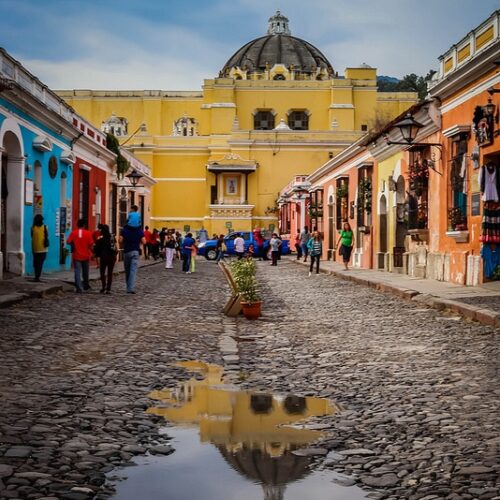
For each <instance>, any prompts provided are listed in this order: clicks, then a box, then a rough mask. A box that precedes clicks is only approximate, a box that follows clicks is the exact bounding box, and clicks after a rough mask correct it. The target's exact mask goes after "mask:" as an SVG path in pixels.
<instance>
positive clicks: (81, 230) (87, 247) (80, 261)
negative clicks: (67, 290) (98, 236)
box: [66, 219, 94, 293]
mask: <svg viewBox="0 0 500 500" xmlns="http://www.w3.org/2000/svg"><path fill="white" fill-rule="evenodd" d="M76 226H77V229H73V231H71V233H70V235H69V236H68V240H67V242H66V243H67V244H68V245H71V250H72V258H73V267H74V270H75V286H76V292H77V293H82V292H83V290H89V289H90V285H89V262H90V259H91V257H92V249H93V247H94V240H93V238H92V233H91V232H90V231H89V230H87V229H85V220H84V219H79V220H78V222H77V223H76ZM82 275H83V286H82Z"/></svg>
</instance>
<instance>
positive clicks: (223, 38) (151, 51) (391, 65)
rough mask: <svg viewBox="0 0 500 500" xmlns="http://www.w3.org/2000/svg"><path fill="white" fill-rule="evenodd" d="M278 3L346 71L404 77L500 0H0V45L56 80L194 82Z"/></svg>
mask: <svg viewBox="0 0 500 500" xmlns="http://www.w3.org/2000/svg"><path fill="white" fill-rule="evenodd" d="M277 9H280V10H281V12H282V13H283V14H284V15H286V16H287V17H288V18H289V20H290V29H291V32H292V35H293V36H296V37H298V38H302V39H304V40H307V41H308V42H310V43H312V44H313V45H315V46H316V47H317V48H319V49H320V50H321V51H322V52H323V54H325V56H326V57H327V58H328V59H329V61H330V63H331V64H332V66H333V67H334V69H335V70H336V71H338V72H339V74H340V75H342V74H343V72H344V69H345V68H346V67H352V66H357V65H359V64H361V63H367V64H369V65H370V66H373V67H376V68H377V70H378V71H377V72H378V74H379V75H388V76H395V77H398V78H401V77H402V76H404V75H406V74H409V73H416V74H418V75H425V74H427V72H428V71H429V70H430V69H437V68H438V57H439V56H440V55H441V54H443V53H444V52H446V51H447V50H448V49H449V48H450V47H451V46H452V45H453V44H455V43H457V42H458V41H459V40H461V39H462V38H463V37H464V36H466V35H467V33H469V32H470V31H471V30H472V29H474V28H476V27H477V26H479V25H480V24H481V23H482V22H483V21H484V20H486V19H487V18H488V17H489V16H490V15H491V14H492V13H493V12H494V11H495V10H496V9H500V0H142V1H138V0H121V1H119V0H0V46H1V47H3V48H4V49H5V50H7V52H9V53H10V54H11V55H12V56H13V57H15V58H16V59H17V60H19V61H20V62H21V63H22V64H23V65H24V66H25V67H26V68H27V69H28V70H29V71H31V73H33V74H34V75H35V76H37V77H38V78H39V79H40V80H41V81H42V82H43V83H45V84H46V85H48V86H49V87H51V88H53V89H77V88H78V89H81V88H83V89H96V90H97V89H110V90H111V89H113V90H115V89H116V90H132V89H154V90H196V91H198V90H200V89H201V86H202V84H203V79H205V78H213V77H215V76H217V75H218V73H219V71H220V70H221V69H222V67H223V66H224V64H225V62H226V61H227V60H228V59H229V57H230V56H231V55H232V54H233V53H234V52H236V51H237V50H238V49H239V48H240V47H241V46H242V45H244V44H245V43H247V42H248V41H250V40H253V39H254V38H257V37H260V36H263V35H264V34H265V33H266V30H267V21H268V19H269V17H270V16H271V15H273V14H274V13H275V11H276V10H277Z"/></svg>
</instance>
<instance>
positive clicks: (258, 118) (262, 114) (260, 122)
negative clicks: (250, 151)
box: [253, 110, 274, 130]
mask: <svg viewBox="0 0 500 500" xmlns="http://www.w3.org/2000/svg"><path fill="white" fill-rule="evenodd" d="M253 128H254V130H272V129H273V128H274V114H273V112H272V111H270V110H259V111H257V112H256V113H255V114H254V117H253Z"/></svg>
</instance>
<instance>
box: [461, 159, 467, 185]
mask: <svg viewBox="0 0 500 500" xmlns="http://www.w3.org/2000/svg"><path fill="white" fill-rule="evenodd" d="M460 177H461V178H462V193H464V194H467V155H466V154H463V155H462V167H461V169H460Z"/></svg>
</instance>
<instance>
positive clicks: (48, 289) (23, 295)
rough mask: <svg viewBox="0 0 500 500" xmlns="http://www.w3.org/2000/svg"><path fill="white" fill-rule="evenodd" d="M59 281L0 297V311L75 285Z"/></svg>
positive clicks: (154, 262)
mask: <svg viewBox="0 0 500 500" xmlns="http://www.w3.org/2000/svg"><path fill="white" fill-rule="evenodd" d="M162 262H163V261H162V260H161V259H160V260H156V261H153V262H147V263H145V264H143V265H142V266H140V268H139V269H141V268H143V267H150V266H153V265H155V264H161V263H162ZM124 272H125V271H124V270H119V271H115V272H114V273H113V275H114V276H118V275H120V274H123V273H124ZM55 274H56V273H53V275H52V276H54V275H55ZM49 276H50V274H49ZM99 280H100V277H99V276H92V277H89V281H91V282H95V281H99ZM59 281H60V282H61V284H60V285H59V284H58V285H54V284H49V283H47V285H45V286H43V284H42V286H40V285H38V288H37V289H36V290H29V291H22V292H12V293H9V294H5V295H0V309H5V308H7V307H10V306H13V305H15V304H19V303H20V302H24V301H25V300H28V299H33V298H43V297H45V296H47V295H52V294H56V293H59V292H62V291H63V290H64V287H65V286H68V285H70V286H72V287H74V285H75V283H74V282H73V281H69V280H67V279H63V278H61V279H60V280H59Z"/></svg>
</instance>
